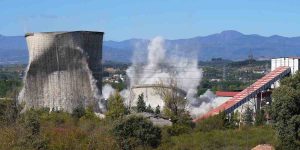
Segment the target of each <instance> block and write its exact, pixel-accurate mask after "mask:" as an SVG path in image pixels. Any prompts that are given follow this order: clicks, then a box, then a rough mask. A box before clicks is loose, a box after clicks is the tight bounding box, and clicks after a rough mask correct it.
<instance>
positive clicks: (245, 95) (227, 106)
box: [193, 66, 291, 122]
mask: <svg viewBox="0 0 300 150" xmlns="http://www.w3.org/2000/svg"><path fill="white" fill-rule="evenodd" d="M290 73H291V68H290V67H286V66H281V67H278V68H276V69H275V70H273V71H271V72H270V73H268V74H267V75H265V76H264V77H262V78H261V79H259V80H257V81H256V82H255V83H253V84H252V85H250V86H249V87H247V88H246V89H244V90H243V91H241V92H240V93H238V94H236V95H235V96H234V97H232V98H231V99H229V100H228V101H226V102H225V103H223V104H222V105H220V106H218V107H216V108H214V109H212V110H211V111H209V112H208V113H206V114H204V115H202V116H200V117H198V118H196V119H194V120H193V121H194V122H197V121H200V120H202V119H205V118H208V117H210V116H214V115H217V114H219V112H221V111H225V113H226V114H229V113H231V112H233V111H234V110H235V109H236V108H238V107H240V106H241V105H243V104H244V103H246V102H247V101H249V100H250V99H251V98H253V97H255V96H256V95H257V94H258V93H260V92H262V91H264V90H267V89H269V88H270V87H271V85H272V84H274V83H275V82H276V81H278V80H280V79H282V78H284V77H285V76H287V75H289V74H290Z"/></svg>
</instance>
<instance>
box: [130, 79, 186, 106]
mask: <svg viewBox="0 0 300 150" xmlns="http://www.w3.org/2000/svg"><path fill="white" fill-rule="evenodd" d="M157 89H167V90H172V89H171V87H168V86H162V85H158V84H144V85H136V86H133V87H132V88H131V90H130V99H131V100H130V102H131V104H129V105H131V106H136V105H137V101H138V96H139V95H141V94H143V95H144V101H145V103H146V105H147V106H148V105H150V106H151V107H152V108H155V107H157V105H159V106H160V108H163V107H164V106H165V104H164V100H163V98H162V97H160V95H158V94H157ZM173 90H174V89H173ZM175 90H177V91H176V93H178V94H180V96H182V97H185V96H186V92H185V91H183V90H181V89H175Z"/></svg>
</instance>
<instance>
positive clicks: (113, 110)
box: [106, 92, 127, 120]
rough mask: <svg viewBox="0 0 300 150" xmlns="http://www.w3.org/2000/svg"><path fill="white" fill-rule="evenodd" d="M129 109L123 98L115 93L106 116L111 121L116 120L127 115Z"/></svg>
mask: <svg viewBox="0 0 300 150" xmlns="http://www.w3.org/2000/svg"><path fill="white" fill-rule="evenodd" d="M126 113H127V109H126V107H125V105H124V103H123V98H122V97H121V95H120V93H119V92H115V93H114V94H113V95H111V96H110V97H109V99H108V111H107V112H106V116H107V118H109V119H112V120H115V119H117V118H120V117H123V116H124V115H126Z"/></svg>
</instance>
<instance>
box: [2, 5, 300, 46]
mask: <svg viewBox="0 0 300 150" xmlns="http://www.w3.org/2000/svg"><path fill="white" fill-rule="evenodd" d="M71 30H96V31H104V32H105V40H125V39H128V38H152V37H154V36H157V35H160V36H163V37H165V38H168V39H178V38H189V37H195V36H205V35H208V34H212V33H218V32H221V31H223V30H237V31H240V32H242V33H245V34H254V33H255V34H261V35H264V36H270V35H274V34H278V35H283V36H288V37H292V36H300V1H299V0H0V34H2V35H24V33H25V32H43V31H71Z"/></svg>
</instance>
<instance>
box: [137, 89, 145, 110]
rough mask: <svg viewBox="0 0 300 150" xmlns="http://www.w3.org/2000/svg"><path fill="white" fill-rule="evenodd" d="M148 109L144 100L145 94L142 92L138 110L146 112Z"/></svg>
mask: <svg viewBox="0 0 300 150" xmlns="http://www.w3.org/2000/svg"><path fill="white" fill-rule="evenodd" d="M145 111H146V103H145V101H144V94H143V93H142V94H140V95H139V97H138V101H137V112H145Z"/></svg>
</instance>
